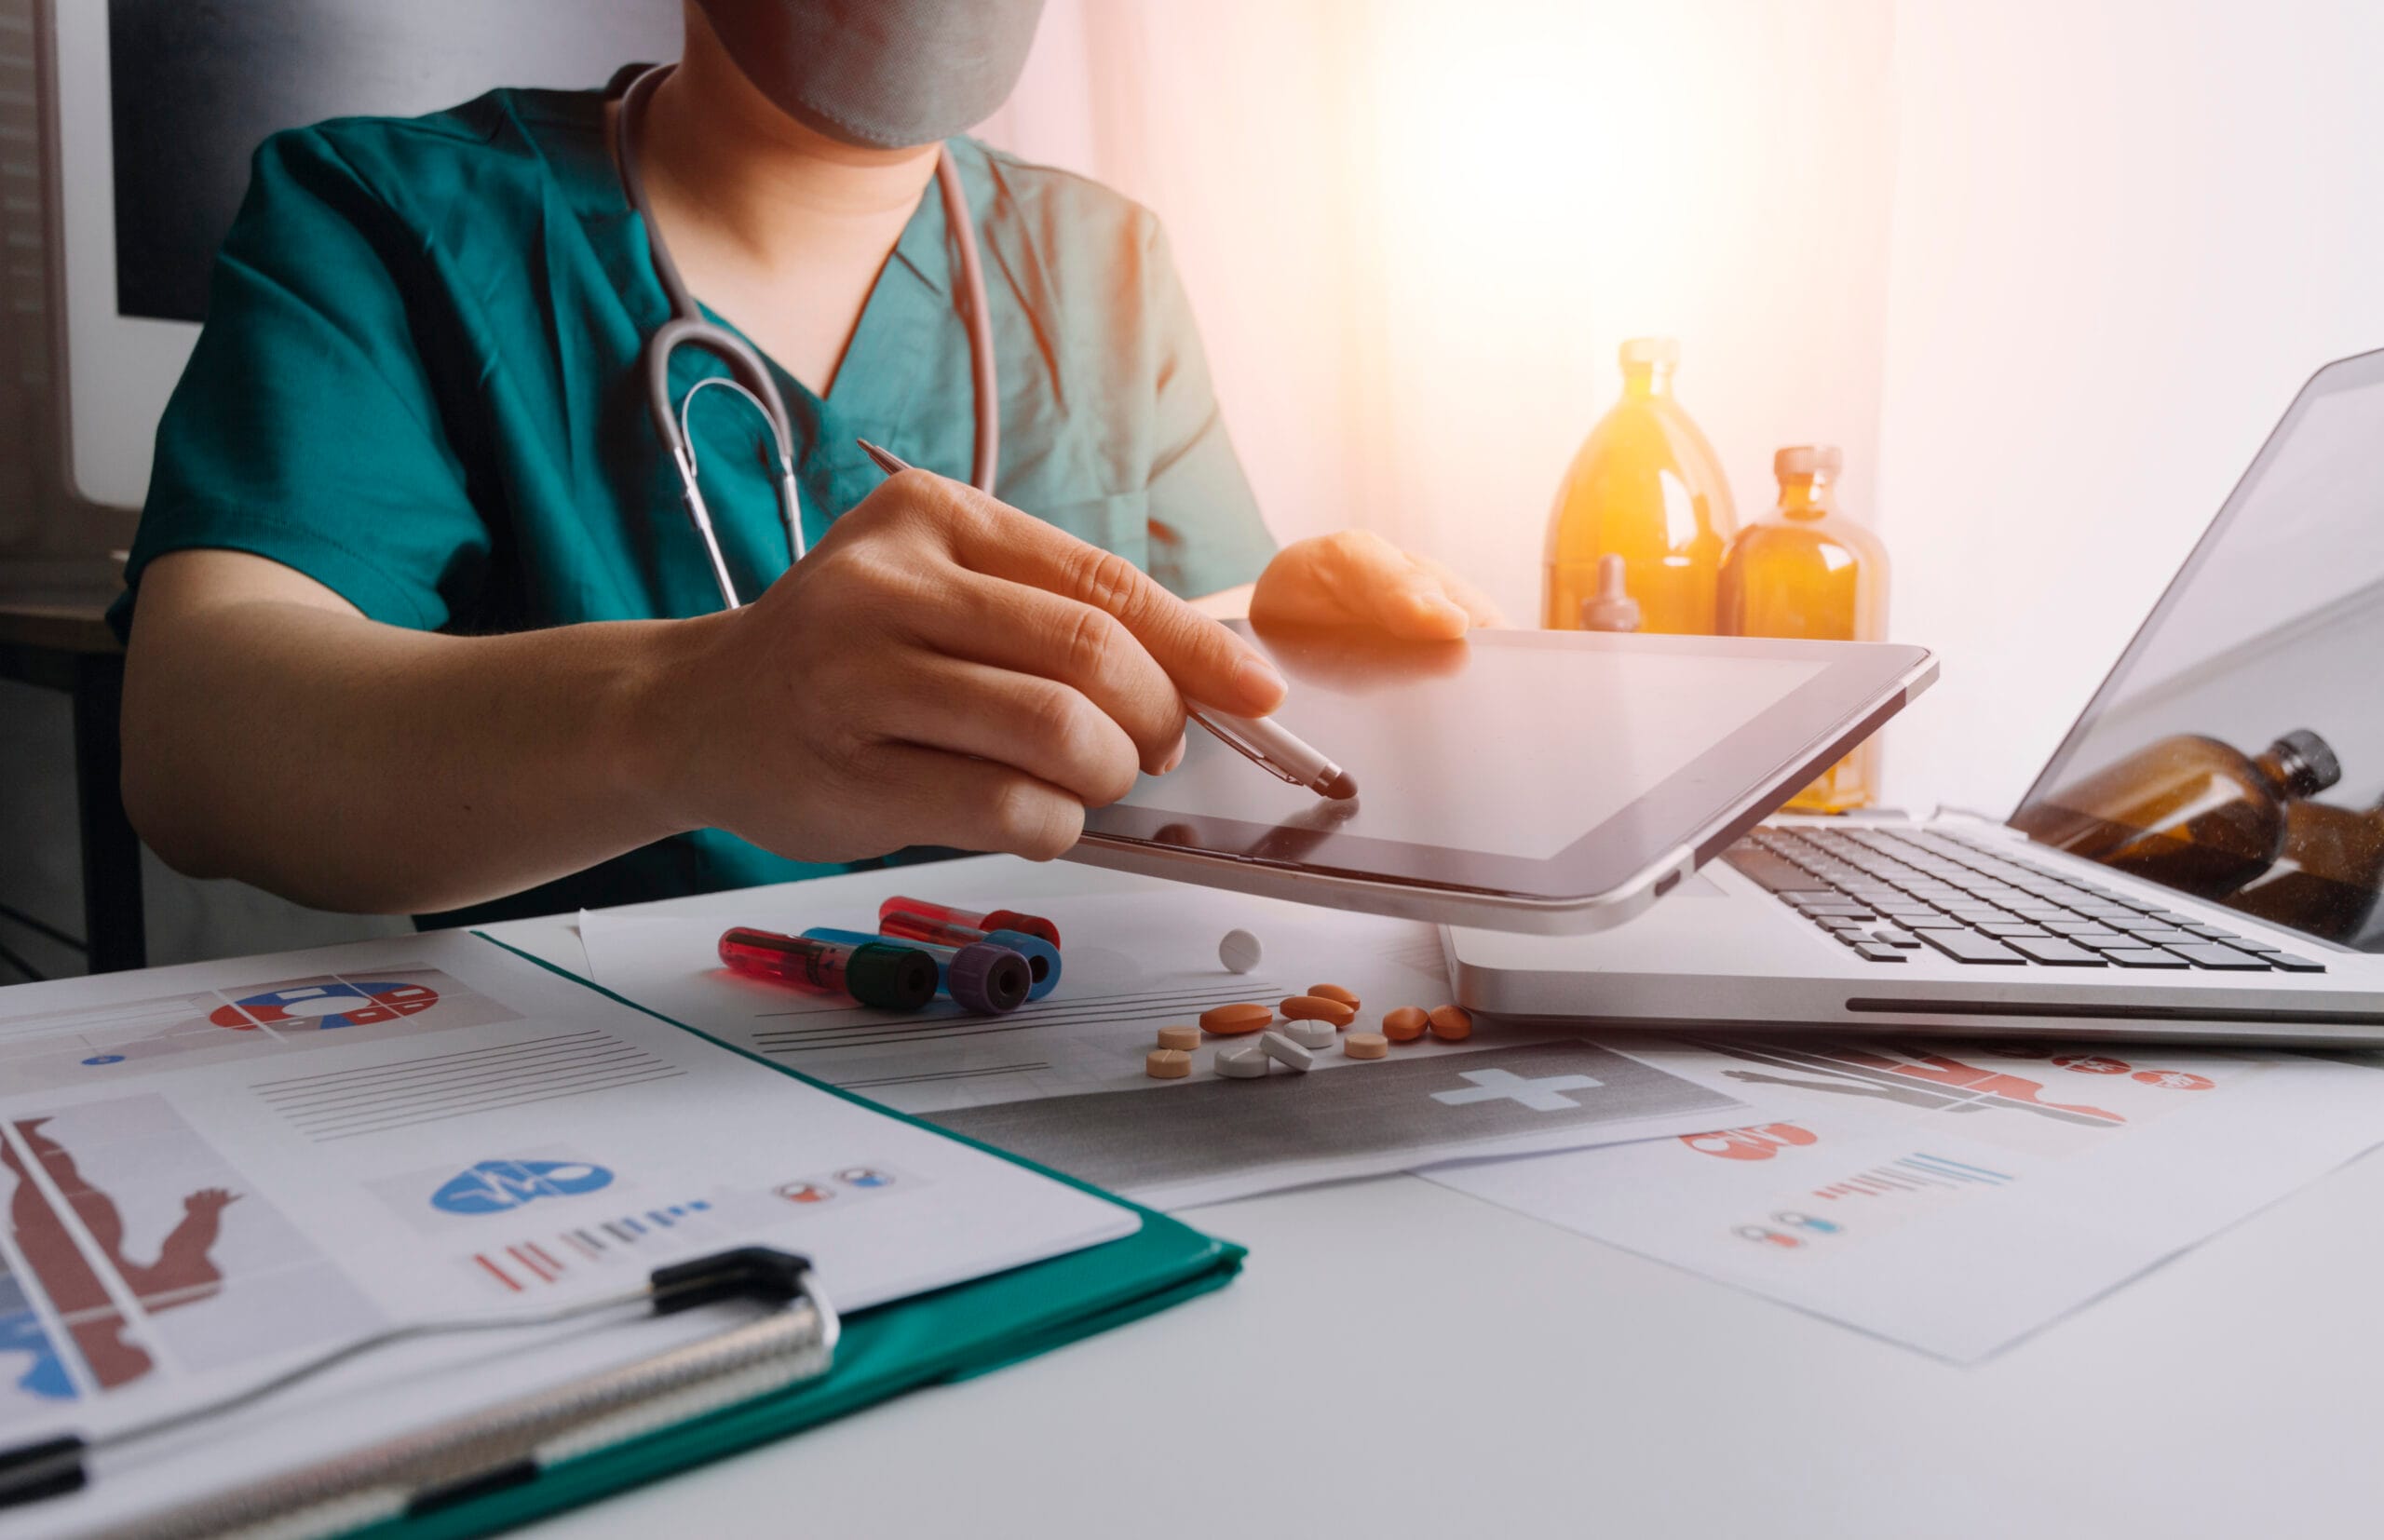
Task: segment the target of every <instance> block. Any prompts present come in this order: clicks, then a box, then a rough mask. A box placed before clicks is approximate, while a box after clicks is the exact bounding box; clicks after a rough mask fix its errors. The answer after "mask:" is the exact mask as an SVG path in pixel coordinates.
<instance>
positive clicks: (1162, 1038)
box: [1158, 1027, 1200, 1053]
mask: <svg viewBox="0 0 2384 1540" xmlns="http://www.w3.org/2000/svg"><path fill="white" fill-rule="evenodd" d="M1158 1046H1159V1047H1162V1048H1182V1049H1184V1050H1185V1052H1187V1053H1188V1052H1190V1051H1191V1050H1192V1049H1194V1048H1197V1047H1199V1046H1200V1029H1199V1028H1198V1027H1161V1028H1159V1029H1158Z"/></svg>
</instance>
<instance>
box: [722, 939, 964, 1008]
mask: <svg viewBox="0 0 2384 1540" xmlns="http://www.w3.org/2000/svg"><path fill="white" fill-rule="evenodd" d="M720 960H721V961H722V962H723V963H725V964H726V965H727V966H730V967H732V968H734V969H736V970H737V971H738V972H739V973H745V974H751V975H752V976H753V977H755V978H757V979H770V980H771V981H773V982H775V983H780V984H792V986H794V987H795V988H796V989H799V990H803V991H805V992H806V993H812V994H843V995H848V996H850V997H851V998H853V999H855V1000H858V1001H860V1003H861V1004H862V1005H864V1006H876V1007H878V1008H879V1009H880V1010H902V1011H911V1010H917V1009H919V1008H921V1007H922V1006H925V1005H926V1004H927V1003H928V1001H929V1000H932V999H934V998H935V988H936V974H937V967H936V960H935V958H934V957H932V956H930V955H929V954H928V953H927V952H922V951H920V950H919V949H918V948H916V947H911V946H904V945H902V944H901V943H900V942H894V941H877V942H866V943H863V944H860V945H858V946H854V945H846V944H841V943H838V942H834V941H821V940H815V939H811V938H809V937H805V936H781V935H779V933H778V932H776V931H772V930H753V929H750V928H748V927H747V926H744V925H737V926H734V927H732V928H730V929H728V930H725V931H723V932H721V935H720Z"/></svg>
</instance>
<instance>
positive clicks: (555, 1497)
mask: <svg viewBox="0 0 2384 1540" xmlns="http://www.w3.org/2000/svg"><path fill="white" fill-rule="evenodd" d="M472 934H473V935H474V936H477V937H479V938H480V939H481V940H483V941H486V942H488V943H489V944H490V945H492V946H499V947H504V948H505V950H506V951H508V952H512V953H513V954H514V955H516V956H518V957H522V958H524V959H526V960H528V961H530V962H533V963H535V964H537V965H538V966H540V967H543V968H545V969H547V970H548V971H549V972H550V973H554V974H558V975H560V976H561V977H562V978H565V979H570V980H572V981H573V982H574V983H576V984H580V985H582V986H584V987H586V988H588V989H590V990H593V991H595V992H596V993H599V994H602V995H603V996H605V997H606V998H607V999H611V1000H615V1001H617V1002H619V1003H620V1004H622V1005H625V1006H630V1007H632V1008H634V1009H637V1010H641V1011H644V1012H645V1014H646V1015H648V1016H651V1017H654V1018H655V1019H656V1020H660V1021H667V1022H669V1023H670V1024H671V1026H674V1027H677V1028H679V1029H680V1030H681V1031H683V1032H690V1033H695V1034H696V1035H697V1036H698V1037H702V1038H704V1039H705V1040H706V1041H707V1042H711V1043H718V1044H720V1046H721V1047H725V1048H726V1049H728V1051H730V1052H731V1053H736V1054H741V1055H743V1056H744V1057H745V1058H747V1059H751V1060H753V1061H754V1062H755V1063H757V1064H765V1065H768V1067H769V1068H770V1069H771V1070H772V1071H774V1072H776V1073H777V1074H785V1075H792V1076H793V1077H794V1078H795V1079H798V1080H802V1081H804V1082H806V1084H809V1085H812V1086H815V1087H819V1088H820V1089H821V1090H824V1091H827V1092H828V1093H830V1094H831V1095H833V1096H839V1097H842V1098H844V1099H845V1100H847V1101H856V1102H860V1104H861V1105H863V1106H866V1107H868V1108H870V1109H871V1110H872V1111H874V1112H878V1113H883V1114H885V1115H887V1116H888V1117H897V1118H901V1120H902V1121H904V1122H906V1123H910V1124H914V1125H915V1126H917V1127H919V1128H927V1129H928V1130H930V1131H931V1132H934V1133H937V1134H940V1135H941V1136H942V1137H944V1138H946V1139H953V1140H957V1141H959V1142H961V1143H963V1144H967V1145H969V1146H970V1147H971V1148H974V1149H979V1150H983V1151H985V1152H986V1153H987V1154H989V1155H998V1156H1000V1157H1001V1158H1002V1159H1004V1160H1008V1161H1010V1162H1011V1163H1013V1164H1015V1165H1019V1166H1023V1167H1025V1168H1026V1169H1029V1170H1032V1171H1036V1172H1040V1173H1041V1174H1042V1175H1044V1176H1048V1177H1050V1178H1051V1179H1052V1180H1053V1181H1056V1182H1066V1183H1067V1184H1068V1185H1069V1186H1071V1187H1075V1188H1077V1189H1079V1190H1081V1191H1083V1192H1088V1193H1091V1194H1094V1195H1095V1196H1101V1197H1106V1198H1109V1199H1110V1201H1112V1202H1115V1203H1120V1204H1122V1205H1123V1206H1124V1207H1126V1208H1129V1209H1133V1211H1134V1212H1135V1213H1137V1214H1139V1215H1140V1216H1141V1217H1142V1221H1143V1227H1142V1229H1141V1230H1139V1231H1137V1232H1136V1233H1135V1234H1133V1235H1131V1236H1123V1237H1121V1238H1119V1239H1118V1240H1113V1241H1106V1242H1104V1243H1103V1244H1101V1245H1099V1246H1094V1247H1090V1248H1088V1249H1087V1250H1081V1251H1075V1252H1071V1253H1069V1254H1068V1255H1066V1256H1062V1257H1053V1258H1051V1259H1050V1261H1048V1262H1039V1263H1031V1264H1030V1265H1028V1266H1025V1267H1020V1268H1014V1269H1012V1270H1011V1271H1009V1272H1007V1273H998V1274H996V1275H995V1276H993V1277H988V1278H980V1279H977V1280H976V1281H974V1282H970V1283H963V1284H955V1285H954V1286H953V1287H951V1288H949V1289H944V1290H938V1291H936V1292H934V1293H931V1294H920V1295H914V1296H913V1297H911V1298H909V1299H906V1300H899V1301H896V1302H895V1303H893V1304H884V1305H879V1306H877V1307H876V1308H874V1309H871V1310H864V1311H861V1312H859V1313H857V1314H855V1315H852V1316H850V1317H846V1319H845V1322H844V1331H843V1338H842V1340H841V1341H840V1342H839V1344H837V1348H836V1358H835V1363H834V1366H833V1368H832V1369H830V1370H829V1371H828V1372H827V1373H825V1374H822V1375H820V1376H819V1377H818V1378H816V1379H811V1380H806V1381H804V1382H802V1383H801V1384H798V1385H789V1386H787V1387H786V1388H785V1389H783V1390H779V1391H775V1392H772V1393H770V1394H767V1395H765V1396H760V1397H756V1398H752V1399H751V1400H745V1401H739V1402H738V1403H736V1404H734V1405H731V1406H728V1407H725V1408H722V1409H721V1410H719V1411H717V1412H710V1413H707V1414H705V1415H702V1416H699V1417H696V1418H693V1419H691V1420H689V1421H686V1422H683V1423H677V1424H673V1425H670V1426H668V1427H663V1428H659V1429H657V1430H656V1431H655V1432H652V1433H648V1434H644V1435H642V1436H641V1437H639V1438H637V1439H632V1440H630V1441H629V1442H627V1443H622V1444H616V1445H614V1446H612V1447H611V1448H609V1449H607V1450H605V1451H604V1452H603V1456H602V1457H601V1458H587V1459H578V1460H571V1461H567V1462H564V1463H562V1464H561V1465H557V1466H551V1467H549V1468H548V1469H546V1470H545V1471H543V1472H541V1473H540V1474H539V1475H538V1476H537V1477H536V1478H535V1479H532V1480H527V1481H523V1482H522V1483H521V1484H520V1485H516V1486H508V1487H504V1488H501V1489H499V1490H496V1491H493V1492H487V1493H481V1494H479V1495H475V1496H470V1497H466V1498H463V1499H461V1500H459V1501H454V1502H451V1503H448V1504H445V1505H443V1506H440V1507H437V1508H434V1509H432V1510H430V1511H428V1512H417V1513H413V1514H409V1515H407V1516H405V1517H403V1518H399V1519H391V1520H386V1521H385V1522H382V1523H379V1524H375V1525H373V1527H371V1528H369V1529H365V1530H360V1531H358V1532H356V1533H358V1534H359V1535H364V1536H372V1537H373V1540H383V1537H388V1540H396V1537H399V1536H404V1537H407V1540H433V1537H438V1540H443V1537H447V1536H463V1535H476V1534H486V1533H491V1532H492V1531H495V1530H501V1529H505V1528H508V1527H509V1526H511V1525H515V1524H522V1523H526V1522H528V1521H529V1520H533V1519H538V1518H543V1517H545V1516H547V1515H548V1514H551V1513H554V1512H557V1511H559V1510H561V1509H563V1508H567V1507H576V1506H579V1505H580V1504H583V1503H590V1502H594V1501H596V1500H597V1499H599V1498H603V1497H606V1496H610V1495H611V1494H612V1493H616V1492H621V1491H625V1490H627V1489H628V1488H630V1487H633V1486H638V1485H642V1484H643V1483H644V1482H647V1481H651V1480H654V1479H657V1478H659V1477H663V1476H668V1475H671V1473H673V1472H675V1471H680V1470H684V1469H686V1468H687V1467H688V1466H696V1465H700V1464H702V1463H704V1462H705V1461H708V1460H716V1459H719V1458H721V1457H722V1456H724V1455H728V1454H734V1453H737V1452H739V1451H742V1450H747V1449H751V1448H752V1447H753V1446H755V1445H756V1444H761V1443H766V1442H768V1441H769V1440H771V1439H779V1438H783V1437H784V1436H786V1435H787V1434H790V1433H798V1432H801V1431H802V1430H803V1429H805V1428H806V1427H810V1426H812V1425H815V1424H819V1423H824V1422H827V1421H828V1420H830V1419H831V1418H834V1417H841V1416H843V1415H844V1414H845V1413H847V1412H857V1411H859V1410H860V1409H861V1408H862V1407H865V1406H869V1405H871V1404H873V1403H874V1402H877V1401H882V1400H885V1399H887V1398H888V1397H892V1396H897V1395H900V1394H901V1393H902V1392H903V1391H906V1390H912V1389H915V1388H917V1387H918V1386H921V1385H937V1384H943V1383H947V1382H950V1381H955V1380H965V1379H969V1378H971V1377H973V1376H975V1375H978V1374H983V1373H986V1372H988V1371H993V1370H996V1369H1000V1368H1002V1367H1004V1366H1005V1365H1008V1364H1012V1363H1016V1362H1018V1361H1019V1360H1021V1359H1023V1358H1033V1357H1035V1356H1036V1354H1038V1353H1044V1352H1048V1351H1050V1349H1052V1348H1054V1347H1058V1346H1061V1345H1062V1344H1066V1343H1072V1342H1075V1341H1077V1339H1078V1338H1082V1337H1089V1336H1091V1335H1092V1334H1093V1333H1095V1332H1097V1331H1107V1330H1109V1329H1110V1328H1111V1327H1113V1326H1121V1325H1123V1324H1125V1323H1126V1322H1128V1321H1131V1320H1135V1319H1138V1318H1140V1317H1144V1316H1147V1315H1150V1314H1152V1313H1153V1312H1155V1311H1158V1310H1164V1309H1166V1308H1167V1307H1168V1306H1169V1305H1171V1304H1176V1303H1178V1302H1179V1301H1183V1300H1188V1299H1190V1298H1192V1297H1193V1296H1195V1295H1198V1294H1205V1293H1207V1292H1209V1291H1210V1290H1213V1289H1220V1288H1223V1287H1224V1286H1225V1285H1226V1284H1227V1283H1229V1282H1231V1281H1232V1279H1233V1277H1234V1275H1235V1274H1236V1273H1238V1272H1239V1271H1240V1270H1241V1259H1242V1257H1243V1255H1244V1251H1243V1249H1242V1248H1240V1247H1239V1246H1236V1245H1234V1244H1232V1243H1231V1242H1229V1241H1222V1240H1218V1239H1215V1238H1214V1237H1212V1236H1205V1235H1202V1234H1201V1233H1200V1232H1199V1231H1198V1230H1195V1229H1193V1228H1192V1227H1191V1226H1189V1225H1187V1224H1185V1223H1181V1222H1179V1221H1176V1220H1172V1219H1170V1218H1168V1217H1167V1216H1166V1215H1165V1214H1161V1213H1158V1212H1156V1211H1154V1210H1152V1209H1145V1208H1143V1207H1142V1206H1141V1205H1139V1204H1132V1203H1125V1201H1124V1200H1123V1199H1121V1198H1118V1197H1115V1196H1113V1195H1110V1194H1107V1193H1104V1192H1102V1191H1101V1189H1099V1188H1098V1187H1095V1186H1093V1185H1091V1184H1090V1182H1079V1181H1077V1179H1076V1178H1074V1177H1071V1176H1068V1175H1067V1174H1065V1173H1064V1172H1061V1171H1054V1170H1051V1169H1049V1168H1048V1167H1044V1166H1038V1165H1036V1163H1035V1162H1033V1161H1031V1160H1021V1159H1019V1157H1017V1156H1016V1155H1009V1154H1006V1153H1005V1152H1003V1151H1000V1150H996V1149H994V1148H993V1147H992V1146H990V1145H987V1144H982V1143H980V1142H978V1141H975V1140H973V1139H968V1138H965V1137H963V1136H961V1135H959V1134H955V1133H952V1132H949V1131H948V1130H946V1129H943V1128H937V1127H936V1126H935V1125H934V1124H932V1123H928V1122H926V1121H924V1120H923V1119H920V1118H915V1117H912V1116H909V1115H908V1114H902V1113H897V1112H893V1111H891V1110H889V1109H887V1108H885V1107H881V1106H879V1105H878V1104H877V1103H875V1102H874V1101H869V1100H867V1099H866V1098H864V1097H859V1096H855V1095H853V1094H852V1093H851V1092H849V1091H847V1090H842V1089H840V1088H838V1087H834V1086H831V1085H827V1084H825V1083H824V1082H821V1081H818V1080H814V1079H812V1078H811V1077H810V1076H808V1075H806V1074H801V1073H800V1072H798V1071H795V1070H792V1069H789V1068H788V1067H787V1066H785V1065H784V1064H779V1063H773V1062H772V1061H771V1060H767V1059H765V1058H763V1057H761V1056H760V1055H759V1054H755V1053H751V1052H749V1051H747V1050H746V1049H743V1048H740V1047H737V1046H736V1045H735V1044H732V1043H723V1042H721V1040H720V1039H719V1038H717V1037H713V1036H712V1035H711V1033H705V1032H702V1031H700V1030H698V1029H697V1028H695V1027H691V1026H688V1025H687V1024H686V1023H685V1022H684V1021H677V1020H671V1018H670V1017H668V1016H664V1015H662V1014H661V1013H660V1012H659V1011H655V1010H650V1009H647V1007H645V1006H641V1005H639V1004H638V1003H637V1002H636V1001H634V1000H631V999H629V998H627V997H626V996H623V995H620V994H616V993H614V992H613V991H611V990H608V989H606V988H604V987H603V985H602V984H599V983H596V982H595V981H594V980H592V979H585V978H582V977H581V976H580V975H578V974H576V973H574V972H572V971H570V970H569V969H568V968H563V967H560V966H556V965H555V964H553V963H550V962H548V961H547V960H546V959H545V958H543V957H536V956H533V955H532V954H531V953H529V952H523V951H522V949H521V948H519V947H516V946H511V945H508V943H506V942H504V941H500V940H498V939H496V938H494V937H493V936H490V935H488V934H487V933H485V932H483V931H474V932H472Z"/></svg>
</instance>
